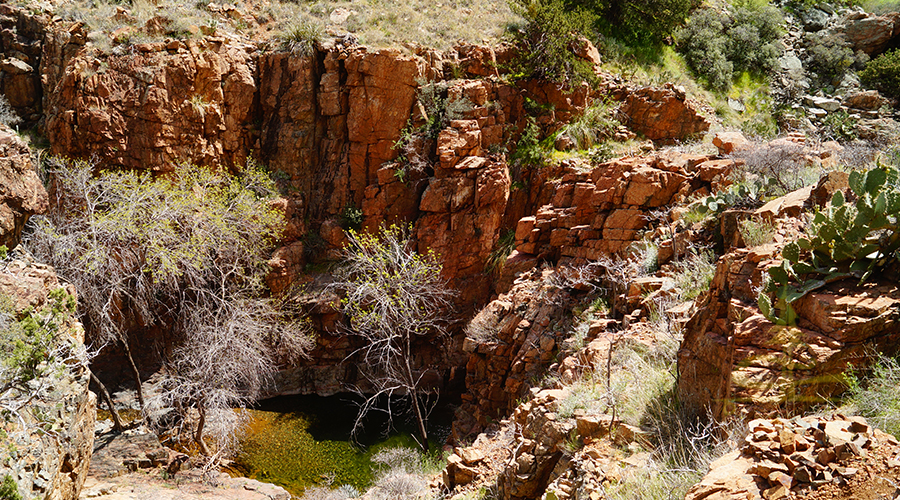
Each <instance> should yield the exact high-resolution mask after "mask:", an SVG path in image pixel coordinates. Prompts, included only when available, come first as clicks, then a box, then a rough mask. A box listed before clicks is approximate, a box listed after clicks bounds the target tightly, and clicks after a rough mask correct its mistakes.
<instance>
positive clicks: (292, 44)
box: [279, 20, 323, 56]
mask: <svg viewBox="0 0 900 500" xmlns="http://www.w3.org/2000/svg"><path fill="white" fill-rule="evenodd" d="M322 34H323V30H322V27H321V26H320V25H319V24H318V23H317V22H315V21H311V20H302V21H299V22H297V23H295V24H292V25H290V26H288V27H287V28H286V29H285V30H284V31H283V32H282V34H281V36H279V39H280V40H281V46H282V48H283V49H284V50H287V51H288V52H293V53H294V54H296V55H299V56H309V55H312V54H313V52H314V51H315V50H316V45H317V44H318V43H319V40H321V39H322Z"/></svg>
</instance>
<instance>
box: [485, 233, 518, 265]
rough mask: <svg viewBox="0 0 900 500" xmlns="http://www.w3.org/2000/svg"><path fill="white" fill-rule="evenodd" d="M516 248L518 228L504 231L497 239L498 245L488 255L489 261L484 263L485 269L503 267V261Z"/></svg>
mask: <svg viewBox="0 0 900 500" xmlns="http://www.w3.org/2000/svg"><path fill="white" fill-rule="evenodd" d="M515 249H516V230H515V229H510V230H508V231H505V232H503V233H502V234H501V235H500V238H499V239H498V240H497V246H496V248H494V250H493V251H491V253H490V255H488V258H487V262H486V263H485V265H484V269H485V271H488V272H492V271H494V270H500V269H502V268H503V263H504V262H506V258H507V257H509V255H510V254H511V253H513V250H515Z"/></svg>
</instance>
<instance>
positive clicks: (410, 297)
mask: <svg viewBox="0 0 900 500" xmlns="http://www.w3.org/2000/svg"><path fill="white" fill-rule="evenodd" d="M348 236H349V244H348V246H347V249H346V252H345V259H346V265H345V266H344V267H343V269H342V270H341V271H339V273H338V276H337V281H336V283H335V285H334V287H335V288H337V289H338V290H340V291H342V292H343V294H344V298H343V299H342V300H341V307H342V309H343V311H344V313H345V314H346V315H347V317H348V318H349V319H350V332H351V333H353V334H355V335H359V336H360V337H362V338H363V339H364V341H365V346H364V347H363V348H361V349H360V350H359V351H358V354H359V356H360V358H361V359H360V365H361V367H362V368H363V372H364V374H365V376H366V378H367V379H368V381H369V382H370V383H371V385H372V386H373V387H374V394H371V395H369V396H368V397H367V398H366V401H365V402H364V403H363V405H362V406H361V408H360V412H359V415H358V417H357V420H356V425H355V428H354V432H358V431H359V430H360V428H361V425H362V422H363V418H364V417H365V415H366V414H367V413H368V412H369V411H371V410H373V409H375V408H377V405H378V404H379V402H380V401H382V400H386V401H387V403H386V404H387V407H386V408H381V410H383V411H385V412H386V413H387V415H388V417H389V418H392V417H393V411H392V409H391V404H392V403H391V399H392V396H406V397H407V398H408V400H409V403H410V406H411V407H412V410H413V413H414V414H415V418H416V421H417V423H418V427H419V436H420V438H421V442H420V443H419V444H420V445H421V446H422V447H423V448H426V449H427V447H428V433H427V431H426V428H425V421H426V418H427V408H426V407H425V406H426V405H425V401H424V400H425V399H426V397H427V395H428V392H430V391H427V390H426V389H425V387H424V384H423V376H424V375H425V371H424V370H422V369H421V367H416V366H414V353H413V340H414V339H415V338H416V337H419V336H423V335H428V334H437V335H439V334H441V333H443V332H444V331H445V328H446V325H447V314H448V312H449V311H450V309H451V298H452V297H453V292H452V291H451V290H450V289H448V288H447V286H446V283H445V282H444V280H443V279H442V278H441V274H440V273H441V265H440V263H439V262H438V261H437V256H435V255H434V254H432V253H429V254H426V255H420V254H418V253H416V252H415V251H413V249H412V246H411V244H410V238H409V235H408V231H407V230H406V229H405V228H402V227H398V226H391V227H387V228H383V229H381V231H380V232H379V233H378V234H361V233H357V232H355V231H350V233H349V235H348Z"/></svg>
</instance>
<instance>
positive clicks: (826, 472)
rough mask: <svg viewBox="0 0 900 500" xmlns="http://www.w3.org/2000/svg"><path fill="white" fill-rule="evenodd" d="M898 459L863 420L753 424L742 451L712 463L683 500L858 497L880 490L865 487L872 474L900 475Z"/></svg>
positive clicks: (891, 444) (892, 442)
mask: <svg viewBox="0 0 900 500" xmlns="http://www.w3.org/2000/svg"><path fill="white" fill-rule="evenodd" d="M898 455H900V442H898V441H897V439H896V438H894V437H893V436H891V435H889V434H886V433H884V432H882V431H880V430H878V429H875V428H873V427H872V426H870V425H869V424H868V423H867V422H866V419H865V418H863V417H858V416H855V417H845V416H843V415H834V416H833V417H831V418H822V417H806V418H800V417H794V418H792V419H789V420H788V419H784V418H776V419H774V420H764V419H756V420H752V421H751V422H750V424H749V433H748V434H747V437H746V438H745V443H744V445H743V446H742V447H741V449H739V450H736V451H734V452H732V453H730V454H727V455H725V456H724V457H722V458H721V459H719V460H717V461H716V462H714V463H713V464H712V465H711V466H710V472H709V474H707V476H706V477H704V479H703V480H702V481H701V482H700V483H699V484H697V485H696V486H694V487H693V488H692V489H691V490H690V491H689V492H688V494H687V497H686V500H700V499H706V500H711V499H726V498H729V499H731V498H733V499H737V498H740V499H766V500H780V499H787V498H812V496H811V495H815V497H816V498H860V497H863V496H864V495H863V494H862V491H864V490H865V489H866V488H868V490H869V491H874V490H875V489H877V488H880V486H879V484H881V483H877V484H876V483H871V484H868V486H866V484H865V483H867V481H865V480H864V478H866V477H868V476H869V475H870V473H871V471H872V470H879V469H881V468H884V467H885V466H886V468H887V470H888V472H889V474H888V475H891V474H892V475H893V476H897V475H898V474H900V468H898V467H900V461H898V460H897V457H898ZM860 483H863V484H860ZM860 486H861V487H862V489H860ZM851 492H852V493H851ZM847 495H849V496H847ZM857 495H859V496H857ZM867 498H868V497H867ZM872 498H875V497H872ZM885 498H893V496H891V497H885Z"/></svg>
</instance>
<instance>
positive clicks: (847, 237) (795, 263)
mask: <svg viewBox="0 0 900 500" xmlns="http://www.w3.org/2000/svg"><path fill="white" fill-rule="evenodd" d="M850 189H851V190H852V191H853V194H854V195H855V196H856V197H857V200H856V203H850V202H848V201H847V200H846V199H845V198H844V194H843V193H842V192H840V191H838V192H836V193H835V194H834V197H833V198H832V199H831V202H830V203H829V204H828V206H827V207H825V210H823V211H821V212H818V213H816V214H815V215H814V216H813V218H812V220H811V221H810V223H809V225H808V227H807V230H806V234H805V235H804V236H802V237H801V238H800V239H798V240H797V241H796V242H792V243H789V244H787V245H786V246H785V247H784V249H783V250H782V252H781V255H782V258H783V260H782V262H781V264H780V265H778V266H774V267H771V268H769V279H768V280H767V283H766V286H765V288H764V289H763V290H762V292H760V294H759V308H760V310H761V311H762V313H763V314H764V315H765V316H766V317H768V318H769V319H770V320H772V321H775V322H777V323H778V324H786V325H790V324H794V323H795V321H796V319H797V316H796V313H795V312H794V309H793V307H792V306H791V304H792V303H793V302H795V301H797V300H798V299H800V298H801V297H803V296H804V295H806V294H807V293H809V292H811V291H813V290H816V289H818V288H821V287H823V286H825V285H826V284H828V283H831V282H834V281H839V280H842V279H844V278H848V277H855V278H859V280H860V282H864V281H865V280H867V279H868V278H869V277H870V276H871V275H872V273H873V272H875V271H876V270H877V269H879V268H882V267H884V266H886V265H889V264H894V263H896V262H897V259H898V249H900V234H898V232H897V231H898V229H900V170H898V169H897V168H896V167H885V166H879V167H876V168H873V169H872V170H869V171H868V172H856V171H854V172H851V173H850ZM773 296H774V299H773Z"/></svg>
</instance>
